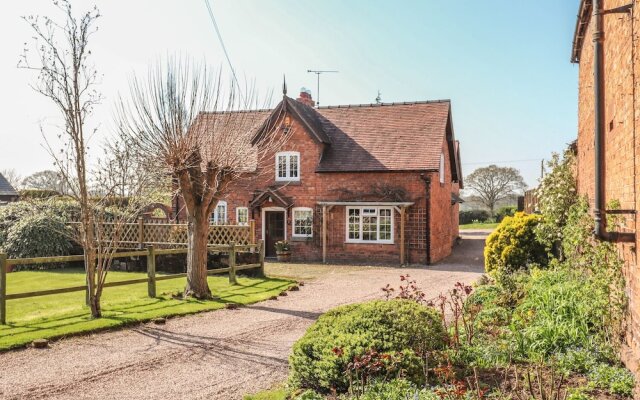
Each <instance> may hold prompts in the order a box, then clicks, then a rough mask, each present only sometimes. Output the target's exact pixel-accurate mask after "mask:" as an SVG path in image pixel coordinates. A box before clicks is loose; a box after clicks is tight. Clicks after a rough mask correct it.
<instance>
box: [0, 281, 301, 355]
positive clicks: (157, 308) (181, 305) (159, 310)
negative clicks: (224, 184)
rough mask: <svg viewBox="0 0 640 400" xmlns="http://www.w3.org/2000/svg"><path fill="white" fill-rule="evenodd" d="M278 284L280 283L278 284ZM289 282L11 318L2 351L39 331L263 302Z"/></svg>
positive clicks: (52, 333) (47, 333) (0, 330)
mask: <svg viewBox="0 0 640 400" xmlns="http://www.w3.org/2000/svg"><path fill="white" fill-rule="evenodd" d="M274 283H275V284H277V285H275V286H274ZM278 283H279V284H278ZM289 284H290V282H288V281H285V280H280V279H272V280H269V281H259V282H252V283H250V284H241V283H240V284H238V285H235V286H232V287H228V288H225V289H224V290H221V291H220V294H219V297H218V298H216V299H214V300H211V301H203V300H196V299H187V300H182V299H176V298H172V297H171V295H170V294H164V295H163V297H158V298H155V299H145V300H146V301H144V303H142V304H133V305H132V304H130V303H121V304H115V305H106V306H104V307H103V316H102V318H98V319H94V318H91V316H90V315H89V310H88V309H86V310H82V311H80V312H73V313H70V314H64V315H59V316H56V317H51V318H46V319H37V320H33V321H27V322H15V321H8V323H7V325H4V326H0V350H3V349H4V350H6V349H8V348H12V347H17V346H20V345H24V344H26V343H29V342H30V341H31V340H32V339H33V338H34V333H35V332H39V336H38V337H42V338H56V337H62V336H72V335H75V334H81V333H87V332H94V331H98V330H105V329H112V328H117V327H122V326H125V325H131V324H135V323H139V322H144V321H148V320H150V319H153V318H157V317H170V316H176V315H188V314H194V313H198V312H203V311H209V310H216V309H221V308H223V307H224V306H225V304H227V303H238V304H245V303H248V302H250V300H251V298H252V297H253V298H254V300H255V301H260V300H263V299H265V298H266V296H260V295H261V294H267V293H269V292H271V293H273V292H279V291H282V290H285V289H286V288H287V287H288V286H289ZM247 290H248V291H247ZM214 293H215V288H214ZM189 306H191V307H189ZM21 335H23V336H24V340H22V341H21V340H20V336H21ZM11 339H13V340H11Z"/></svg>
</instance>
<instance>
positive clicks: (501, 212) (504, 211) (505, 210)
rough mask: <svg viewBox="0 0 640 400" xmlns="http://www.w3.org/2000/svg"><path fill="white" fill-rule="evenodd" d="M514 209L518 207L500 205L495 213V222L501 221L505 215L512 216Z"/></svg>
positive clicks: (514, 212)
mask: <svg viewBox="0 0 640 400" xmlns="http://www.w3.org/2000/svg"><path fill="white" fill-rule="evenodd" d="M516 211H518V209H517V207H515V206H504V207H500V208H499V209H498V211H496V213H495V219H496V222H502V220H503V219H505V217H513V216H514V215H515V214H516Z"/></svg>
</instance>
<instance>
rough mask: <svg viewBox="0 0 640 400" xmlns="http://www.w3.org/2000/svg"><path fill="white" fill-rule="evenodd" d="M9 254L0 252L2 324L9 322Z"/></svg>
mask: <svg viewBox="0 0 640 400" xmlns="http://www.w3.org/2000/svg"><path fill="white" fill-rule="evenodd" d="M6 296H7V255H6V254H5V253H0V325H4V324H6V323H7V299H6Z"/></svg>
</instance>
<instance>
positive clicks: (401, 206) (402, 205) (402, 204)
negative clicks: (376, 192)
mask: <svg viewBox="0 0 640 400" xmlns="http://www.w3.org/2000/svg"><path fill="white" fill-rule="evenodd" d="M318 205H319V206H322V262H324V263H326V262H327V211H330V210H331V209H332V208H333V207H334V206H365V207H366V206H372V207H376V206H378V207H380V206H382V207H393V208H395V210H396V211H397V212H398V213H400V265H404V264H405V247H404V242H405V240H404V227H405V220H406V218H405V216H406V209H407V207H409V206H412V205H413V202H410V201H319V202H318Z"/></svg>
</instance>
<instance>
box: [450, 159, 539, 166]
mask: <svg viewBox="0 0 640 400" xmlns="http://www.w3.org/2000/svg"><path fill="white" fill-rule="evenodd" d="M541 159H542V158H528V159H525V160H502V161H478V162H471V163H462V165H480V164H505V163H519V162H533V161H536V162H540V160H541Z"/></svg>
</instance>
